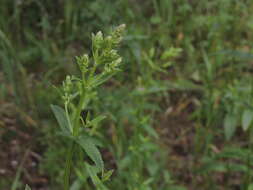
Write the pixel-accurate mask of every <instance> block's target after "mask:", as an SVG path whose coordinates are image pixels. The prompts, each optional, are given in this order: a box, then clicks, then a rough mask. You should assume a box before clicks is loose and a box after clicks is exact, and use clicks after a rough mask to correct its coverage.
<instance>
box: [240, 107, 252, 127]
mask: <svg viewBox="0 0 253 190" xmlns="http://www.w3.org/2000/svg"><path fill="white" fill-rule="evenodd" d="M252 120H253V112H252V111H251V110H245V111H244V112H243V114H242V128H243V130H244V131H247V129H248V128H249V126H250V124H251V122H252Z"/></svg>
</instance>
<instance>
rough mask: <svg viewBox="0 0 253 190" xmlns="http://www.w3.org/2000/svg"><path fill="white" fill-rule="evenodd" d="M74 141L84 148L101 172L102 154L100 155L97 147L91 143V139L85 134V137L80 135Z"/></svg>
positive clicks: (102, 165) (102, 168) (102, 164)
mask: <svg viewBox="0 0 253 190" xmlns="http://www.w3.org/2000/svg"><path fill="white" fill-rule="evenodd" d="M76 142H77V143H78V144H79V145H80V146H81V147H82V148H83V149H84V151H85V152H86V154H87V155H88V156H89V157H90V159H91V160H92V161H93V162H94V163H95V164H96V166H97V167H98V168H99V169H100V170H101V171H102V172H103V170H104V162H103V160H102V156H101V154H100V152H99V150H98V148H97V147H96V145H95V144H94V143H93V141H92V140H91V139H90V138H89V137H87V136H86V138H84V136H81V137H79V138H78V139H77V140H76Z"/></svg>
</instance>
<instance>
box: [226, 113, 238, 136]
mask: <svg viewBox="0 0 253 190" xmlns="http://www.w3.org/2000/svg"><path fill="white" fill-rule="evenodd" d="M236 126H237V118H236V116H235V115H234V114H227V115H226V117H225V119H224V132H225V137H226V139H227V140H229V139H231V137H232V136H233V135H234V133H235V130H236Z"/></svg>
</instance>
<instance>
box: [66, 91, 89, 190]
mask: <svg viewBox="0 0 253 190" xmlns="http://www.w3.org/2000/svg"><path fill="white" fill-rule="evenodd" d="M85 97H86V96H85V94H83V93H82V95H81V98H80V101H79V104H78V106H77V110H76V112H75V116H74V129H73V136H74V137H77V136H78V131H79V124H78V121H79V117H80V114H81V111H82V108H83V105H84V101H85ZM74 147H75V143H74V142H71V144H70V145H69V148H68V153H67V159H66V163H65V172H64V190H69V183H70V182H69V181H70V171H71V166H72V157H73V154H74Z"/></svg>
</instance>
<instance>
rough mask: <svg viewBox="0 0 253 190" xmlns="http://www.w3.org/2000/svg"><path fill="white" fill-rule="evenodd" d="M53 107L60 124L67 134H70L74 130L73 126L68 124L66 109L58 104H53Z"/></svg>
mask: <svg viewBox="0 0 253 190" xmlns="http://www.w3.org/2000/svg"><path fill="white" fill-rule="evenodd" d="M51 109H52V110H53V112H54V115H55V117H56V119H57V122H58V124H59V125H60V127H61V130H62V132H63V133H65V134H70V132H72V127H71V126H69V124H68V120H67V116H66V113H65V111H64V109H62V108H61V107H59V106H56V105H51Z"/></svg>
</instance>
